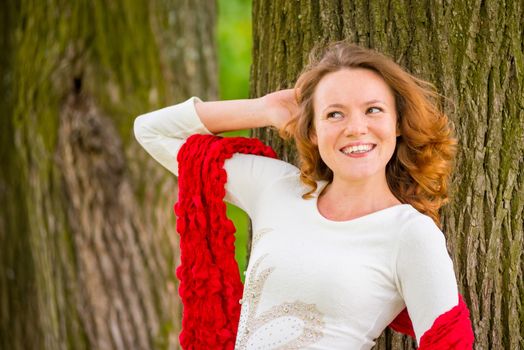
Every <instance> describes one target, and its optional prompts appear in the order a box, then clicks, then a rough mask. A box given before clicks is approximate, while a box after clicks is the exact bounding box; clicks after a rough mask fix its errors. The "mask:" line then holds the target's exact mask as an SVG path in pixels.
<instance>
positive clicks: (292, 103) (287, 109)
mask: <svg viewBox="0 0 524 350" xmlns="http://www.w3.org/2000/svg"><path fill="white" fill-rule="evenodd" d="M262 101H263V103H264V106H265V111H266V112H267V113H268V119H269V122H270V124H271V126H274V127H275V128H277V129H278V130H282V128H284V127H285V126H286V124H287V123H288V122H289V121H291V120H292V119H293V118H296V117H297V115H298V111H299V108H298V104H297V100H296V98H295V89H285V90H279V91H276V92H272V93H269V94H267V95H265V96H263V97H262Z"/></svg>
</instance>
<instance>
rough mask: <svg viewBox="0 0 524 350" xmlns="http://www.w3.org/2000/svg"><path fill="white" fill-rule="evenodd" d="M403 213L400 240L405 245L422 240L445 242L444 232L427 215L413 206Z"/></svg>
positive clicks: (418, 242)
mask: <svg viewBox="0 0 524 350" xmlns="http://www.w3.org/2000/svg"><path fill="white" fill-rule="evenodd" d="M410 208H411V209H410V210H408V211H406V212H405V213H404V217H403V218H402V219H403V220H402V221H401V222H402V229H401V230H400V237H399V238H400V242H401V243H403V244H407V245H415V244H423V243H424V242H435V241H438V242H445V237H444V233H443V232H442V231H441V230H440V229H439V227H438V226H437V225H436V224H435V222H434V221H433V219H431V218H430V217H429V216H427V215H424V214H422V213H420V212H419V211H418V210H416V209H415V208H413V207H410Z"/></svg>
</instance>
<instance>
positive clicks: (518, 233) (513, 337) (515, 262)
mask: <svg viewBox="0 0 524 350" xmlns="http://www.w3.org/2000/svg"><path fill="white" fill-rule="evenodd" d="M253 22H254V23H253V33H254V43H253V47H254V49H253V69H252V89H251V95H252V96H260V95H263V94H265V93H267V92H269V91H272V90H275V89H279V88H284V87H290V86H292V85H293V84H294V82H295V79H296V77H297V76H298V74H299V72H300V70H301V69H302V67H303V66H304V64H305V63H306V59H307V53H308V52H309V50H310V49H311V48H312V47H313V45H314V44H316V43H325V42H328V41H332V40H340V39H350V40H351V41H353V42H355V43H358V44H361V45H364V46H367V47H372V48H375V49H378V50H379V51H382V52H384V53H386V54H388V55H390V56H391V57H392V58H393V59H394V60H395V61H397V62H398V63H399V64H400V65H402V66H403V67H405V68H407V69H408V70H409V71H411V72H412V73H414V74H415V75H417V76H419V77H421V78H423V79H426V80H429V81H431V82H433V83H434V84H435V85H436V86H437V88H438V90H439V91H440V92H441V93H442V94H443V95H445V96H447V97H448V98H450V99H451V100H452V101H453V102H454V103H453V104H449V105H448V106H446V113H448V115H449V116H450V117H451V119H452V121H453V123H454V126H455V129H456V134H457V137H458V139H459V143H460V151H459V154H458V159H457V163H456V171H455V174H454V177H453V181H452V188H451V192H452V195H453V198H452V201H451V203H450V204H449V205H448V206H447V207H445V208H444V209H443V223H444V229H443V231H444V232H445V234H446V237H447V243H448V248H449V250H450V252H451V257H452V259H453V262H454V266H455V271H456V274H457V278H458V283H459V291H460V293H461V294H462V295H464V297H465V301H466V303H467V304H468V306H469V309H470V311H471V319H472V323H473V328H474V332H475V338H476V344H475V349H518V348H524V340H523V337H522V334H523V333H524V321H523V320H524V305H523V303H522V300H523V298H524V282H523V281H524V280H523V278H522V276H523V269H524V258H523V255H522V251H523V240H524V227H523V226H524V224H523V207H524V162H523V153H524V152H523V149H524V74H523V72H524V46H523V42H522V38H523V36H524V2H523V1H521V0H520V1H519V0H515V1H505V2H501V1H495V0H487V1H480V0H477V1H465V0H460V1H429V0H427V1H420V2H417V1H415V2H413V1H400V0H390V1H375V0H371V1H363V0H361V1H343V0H338V1H325V0H323V1H322V0H321V1H316V0H307V1H283V0H273V1H261V0H255V1H254V3H253ZM255 135H256V136H258V137H260V138H261V139H263V140H264V141H265V142H267V143H269V144H271V145H272V146H274V147H275V149H276V150H277V151H278V152H279V154H280V156H281V157H282V158H284V159H287V160H290V161H295V154H294V151H293V149H292V148H291V147H290V146H289V145H285V144H284V143H282V142H281V141H280V139H279V138H278V137H277V135H276V134H275V133H274V132H273V131H271V130H269V129H263V130H257V131H256V132H255ZM414 347H415V343H414V341H412V340H410V339H408V338H406V337H403V336H400V335H398V334H395V333H393V332H391V331H389V330H386V331H385V332H384V334H383V335H382V336H381V337H380V338H379V339H378V340H377V345H376V346H375V348H376V349H413V348H414Z"/></svg>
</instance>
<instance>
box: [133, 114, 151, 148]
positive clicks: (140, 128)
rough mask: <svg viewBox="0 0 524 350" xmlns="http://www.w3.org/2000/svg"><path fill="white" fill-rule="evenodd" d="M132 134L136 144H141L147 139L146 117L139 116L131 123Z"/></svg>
mask: <svg viewBox="0 0 524 350" xmlns="http://www.w3.org/2000/svg"><path fill="white" fill-rule="evenodd" d="M133 132H134V134H135V139H136V140H137V141H138V143H140V144H143V143H144V141H145V140H146V139H147V135H148V134H149V132H148V128H147V123H146V115H144V114H143V115H139V116H138V117H136V118H135V121H134V123H133Z"/></svg>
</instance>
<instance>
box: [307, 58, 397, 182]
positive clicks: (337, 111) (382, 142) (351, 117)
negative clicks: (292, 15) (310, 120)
mask: <svg viewBox="0 0 524 350" xmlns="http://www.w3.org/2000/svg"><path fill="white" fill-rule="evenodd" d="M313 105H314V112H315V120H314V125H315V135H314V136H313V137H312V141H313V143H315V144H316V145H317V146H318V149H319V152H320V156H321V157H322V160H323V161H324V163H326V165H327V166H328V167H329V168H330V169H331V170H332V171H333V181H338V180H344V181H353V182H354V181H358V182H361V181H367V180H371V179H373V180H377V179H378V180H380V181H383V180H385V178H386V177H385V174H386V164H387V163H388V161H389V160H390V159H391V156H392V155H393V152H394V150H395V145H396V137H397V136H398V133H397V128H396V125H397V116H396V108H395V97H394V94H393V91H392V90H391V88H390V87H389V86H388V85H387V84H386V82H385V81H384V79H383V78H382V77H381V76H380V75H378V74H377V73H375V72H374V71H372V70H369V69H363V68H355V69H342V70H339V71H337V72H333V73H329V74H327V75H325V76H324V77H323V78H322V79H321V80H320V82H319V83H318V85H317V87H316V89H315V93H314V96H313Z"/></svg>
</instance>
